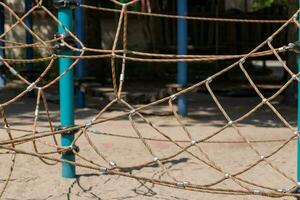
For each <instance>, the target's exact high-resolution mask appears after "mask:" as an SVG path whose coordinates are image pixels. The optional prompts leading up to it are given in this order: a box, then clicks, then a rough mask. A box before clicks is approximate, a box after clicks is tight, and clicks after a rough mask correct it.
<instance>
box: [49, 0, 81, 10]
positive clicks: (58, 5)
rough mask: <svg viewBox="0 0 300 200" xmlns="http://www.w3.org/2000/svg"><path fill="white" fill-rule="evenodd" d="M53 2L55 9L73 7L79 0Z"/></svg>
mask: <svg viewBox="0 0 300 200" xmlns="http://www.w3.org/2000/svg"><path fill="white" fill-rule="evenodd" d="M53 4H54V7H55V8H57V9H60V8H70V9H75V8H77V7H78V6H79V5H80V4H79V2H77V0H54V2H53Z"/></svg>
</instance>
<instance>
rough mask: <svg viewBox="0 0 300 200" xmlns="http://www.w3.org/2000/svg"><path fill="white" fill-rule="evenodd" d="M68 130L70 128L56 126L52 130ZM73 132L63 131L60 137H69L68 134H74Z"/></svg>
mask: <svg viewBox="0 0 300 200" xmlns="http://www.w3.org/2000/svg"><path fill="white" fill-rule="evenodd" d="M68 128H71V127H62V126H57V127H55V128H54V131H62V130H65V129H68ZM74 132H75V131H74V130H70V131H65V132H63V133H61V135H70V134H74Z"/></svg>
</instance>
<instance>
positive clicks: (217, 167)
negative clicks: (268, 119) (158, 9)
mask: <svg viewBox="0 0 300 200" xmlns="http://www.w3.org/2000/svg"><path fill="white" fill-rule="evenodd" d="M112 2H114V3H115V4H116V5H118V6H121V10H118V9H108V8H102V7H97V6H90V5H86V4H83V3H79V4H78V2H77V1H75V0H56V1H55V6H56V8H57V10H58V17H55V15H54V14H52V12H51V11H50V10H49V9H48V8H46V7H45V6H43V1H42V0H41V1H38V2H37V4H33V5H32V9H30V10H31V11H28V13H26V14H31V13H29V12H33V11H34V10H36V9H41V10H43V11H44V12H45V13H46V14H47V15H48V16H49V17H50V18H51V19H52V20H53V21H54V22H55V23H56V25H57V27H58V34H57V35H56V38H51V39H49V40H47V41H45V40H43V39H41V38H40V36H39V35H37V34H36V33H34V32H33V31H32V29H31V28H30V27H29V26H28V25H27V24H26V23H23V20H24V19H23V18H22V17H18V15H16V14H15V13H14V11H13V10H12V9H10V8H9V6H8V5H7V4H5V3H3V2H0V6H1V7H3V8H4V9H5V10H6V11H8V12H9V13H10V14H11V15H12V16H13V17H14V18H15V19H16V24H20V25H22V26H23V27H24V28H25V30H27V32H28V34H31V35H32V37H33V38H35V39H36V40H37V42H36V43H35V44H32V46H33V48H34V47H39V48H41V47H43V48H44V49H45V50H46V51H47V56H44V57H41V58H35V59H28V58H26V59H16V58H6V57H4V58H1V61H2V62H3V63H4V64H5V67H6V68H7V70H8V71H9V72H10V73H11V74H12V75H14V76H16V78H17V79H19V80H20V81H21V82H22V84H24V85H26V88H25V89H24V90H23V91H22V92H21V93H20V94H18V95H17V96H15V97H14V98H12V99H10V100H8V101H5V102H1V104H0V111H1V117H2V124H3V127H4V131H5V132H6V133H7V136H8V138H9V139H3V140H2V139H1V140H0V150H1V154H0V155H2V154H13V155H14V156H13V158H12V165H11V170H10V173H9V175H8V178H7V179H6V181H5V183H4V187H3V189H2V191H1V192H0V198H1V196H2V195H3V193H4V191H5V189H6V186H7V185H8V183H9V180H10V177H11V176H12V172H13V169H14V167H15V159H16V155H17V154H25V155H29V156H33V157H36V158H39V159H40V160H41V161H43V162H44V163H46V164H49V162H53V161H54V162H58V163H62V176H63V177H65V178H74V177H75V167H82V168H86V169H90V170H95V171H97V172H100V173H103V174H104V175H108V176H109V175H118V176H123V177H128V178H133V179H137V180H139V181H142V182H149V183H152V184H158V185H162V186H165V187H170V188H176V189H181V190H190V191H196V192H203V193H213V194H226V195H259V196H267V197H286V196H292V197H300V195H299V193H298V185H299V184H298V183H299V181H300V175H299V174H300V167H299V166H298V176H297V180H295V179H294V178H293V177H291V175H290V174H286V173H285V171H283V170H282V169H280V168H278V167H277V166H276V164H274V163H273V162H272V160H271V159H270V158H272V157H273V156H274V155H276V154H278V152H279V151H280V150H282V149H284V148H286V147H287V145H288V144H290V143H291V142H292V141H294V140H296V139H297V140H298V149H299V150H300V146H299V134H298V132H299V128H298V130H297V129H295V128H294V127H293V126H292V125H291V124H290V123H289V122H288V121H287V120H286V119H285V118H284V116H282V114H281V113H280V112H279V111H278V110H277V109H276V108H275V107H274V105H273V104H272V100H274V99H275V98H276V97H278V96H279V95H280V93H282V92H283V91H284V90H285V89H286V88H287V87H288V86H289V85H290V84H291V83H293V82H294V81H297V82H298V83H299V73H293V72H292V71H291V70H290V69H289V67H288V66H287V65H286V64H285V63H284V62H283V61H282V59H281V57H280V54H281V53H284V52H287V51H294V50H298V49H299V44H298V43H291V44H287V45H284V46H281V47H278V48H275V47H273V45H272V40H273V39H274V38H276V36H277V35H278V34H280V32H281V31H282V30H284V29H286V27H287V26H288V25H293V26H296V27H297V28H300V24H299V22H298V21H297V19H298V15H299V12H300V10H298V11H297V12H296V13H295V14H294V15H293V16H292V17H291V18H290V19H288V20H286V21H276V20H242V19H222V20H223V21H227V22H236V23H241V22H244V23H271V22H272V23H281V24H282V26H281V27H280V28H279V29H278V30H277V31H276V32H274V33H273V34H272V35H271V36H270V37H269V38H267V39H266V40H265V41H263V42H262V43H261V44H259V45H258V46H257V47H256V48H255V49H253V50H252V51H251V52H249V53H247V54H244V55H219V56H216V55H187V52H186V46H187V45H186V44H187V42H186V38H187V37H186V20H220V19H215V18H201V17H188V16H185V14H186V5H187V2H186V1H183V0H179V1H178V3H180V5H181V3H182V2H183V4H182V5H181V6H182V7H180V9H178V14H179V16H174V15H164V14H155V13H142V12H137V11H129V10H128V7H130V6H132V5H134V4H136V3H138V2H139V0H133V1H128V2H126V3H120V2H119V1H116V0H112ZM79 7H80V9H89V10H94V11H99V12H100V11H102V12H116V13H119V20H118V24H117V28H116V33H115V38H114V42H113V46H112V48H111V49H110V50H104V49H93V48H89V47H87V46H85V44H84V43H83V42H82V41H81V39H80V38H79V37H77V35H75V34H74V33H73V31H74V24H73V22H74V21H73V17H72V16H73V12H74V9H78V8H79ZM28 10H29V9H28ZM130 14H138V15H145V16H152V17H168V18H175V19H177V20H178V25H179V27H180V28H179V30H178V31H179V34H178V35H179V36H182V37H183V40H181V38H178V40H179V41H178V42H179V44H178V46H179V47H180V48H179V50H178V54H177V55H169V54H168V55H167V54H155V53H145V52H138V51H131V50H130V49H127V48H128V46H127V32H128V26H127V25H128V20H129V18H128V15H130ZM78 15H81V14H80V13H79V14H78ZM75 26H76V25H75ZM13 28H14V25H12V26H11V28H10V30H8V32H9V31H11V30H12V29H13ZM181 28H182V29H181ZM181 31H182V32H181ZM78 32H80V31H78ZM79 35H80V34H79ZM1 37H2V38H1V39H3V36H1ZM121 37H122V45H120V46H121V49H118V42H119V40H120V38H121ZM4 41H5V40H4ZM6 42H7V41H6ZM293 42H294V41H293ZM76 44H77V45H76ZM15 45H16V46H17V47H20V48H26V44H22V43H16V44H15ZM16 46H13V47H9V46H8V47H7V48H16ZM32 46H31V47H32ZM263 46H264V47H268V50H261V48H262V47H263ZM31 47H30V48H31ZM53 47H55V49H54V48H53ZM86 52H93V53H95V55H93V56H89V55H85V53H86ZM266 55H274V56H275V57H276V58H277V59H278V61H279V62H280V63H281V64H282V68H283V69H285V70H286V71H287V72H288V73H289V75H290V78H289V80H288V81H287V82H286V83H285V84H284V85H283V86H282V87H281V88H280V89H279V90H278V91H277V92H276V93H275V94H273V95H272V96H270V97H265V96H264V94H263V93H262V92H261V91H260V90H259V88H258V87H257V85H256V84H255V83H254V81H253V79H252V77H251V75H250V74H249V73H248V72H247V70H246V67H245V62H247V60H248V59H249V58H250V57H261V56H266ZM100 58H110V59H111V70H112V87H113V90H114V95H115V98H114V99H113V100H111V101H110V102H109V103H108V104H107V105H106V106H104V108H103V109H101V110H100V111H99V112H98V113H97V114H96V115H95V116H93V118H92V119H90V120H88V121H86V122H85V123H83V124H78V125H75V124H74V87H73V86H74V80H73V71H74V69H76V67H78V63H79V62H80V61H82V60H84V59H100ZM117 59H118V60H121V63H122V64H121V70H120V73H119V74H117V73H116V60H117ZM228 59H231V60H235V61H234V63H233V64H231V65H229V66H228V67H226V68H224V69H222V70H221V71H219V72H217V73H215V74H214V75H212V76H210V77H207V79H205V80H201V81H199V82H198V83H196V84H194V85H192V86H189V87H187V88H184V89H183V90H181V91H179V92H177V93H175V94H172V95H170V96H166V97H164V98H162V99H159V100H157V101H154V102H151V103H149V104H146V105H141V106H138V107H134V106H132V105H131V104H130V103H129V102H127V101H126V100H125V99H123V98H122V96H121V92H122V91H123V85H124V82H125V74H126V62H127V61H135V62H161V63H162V62H173V63H181V64H180V65H178V69H179V73H178V74H179V75H180V77H178V80H179V83H180V84H183V85H184V84H186V81H187V80H186V63H187V62H202V61H217V60H219V61H221V60H228ZM41 60H42V61H47V65H46V66H45V69H44V71H43V72H42V73H41V75H40V76H39V77H38V78H37V79H36V80H34V81H30V80H26V78H24V77H23V76H21V75H20V74H19V73H18V72H17V71H16V69H15V68H14V67H13V66H12V63H28V62H40V61H41ZM56 60H58V61H59V71H60V74H59V75H58V76H57V77H55V78H54V79H53V80H51V81H50V82H46V83H45V82H43V81H42V80H43V78H44V77H45V76H46V75H47V74H48V73H49V71H50V69H51V68H52V67H53V66H54V63H55V61H56ZM234 68H239V69H241V71H242V72H243V74H244V76H245V78H246V80H247V81H248V82H249V84H250V85H251V87H252V88H253V89H254V91H255V92H256V94H257V96H258V97H259V99H260V101H259V102H258V103H257V104H256V105H255V107H253V108H252V109H251V110H250V111H248V112H247V113H245V114H240V113H239V114H240V115H238V116H239V117H238V118H235V119H233V118H232V117H231V116H230V115H229V114H228V112H227V111H226V109H225V108H224V106H223V105H222V103H221V102H220V101H219V99H218V98H217V96H216V94H215V92H214V91H213V88H212V87H211V84H212V83H213V81H214V80H215V79H216V78H218V77H220V76H222V75H223V74H224V73H226V72H228V71H229V70H231V69H234ZM299 68H300V67H299ZM79 74H80V73H79ZM57 82H59V83H60V122H61V128H60V129H59V130H54V127H53V125H52V118H51V112H50V110H49V106H48V103H47V98H46V96H45V91H46V90H47V89H48V88H50V87H51V86H53V85H54V84H55V83H57ZM199 87H204V88H205V89H206V90H207V92H208V94H209V96H210V97H211V99H212V100H213V102H214V103H215V105H216V108H217V109H218V110H219V111H220V113H221V114H222V115H223V117H224V118H225V123H224V124H222V127H221V128H220V127H218V130H215V131H212V132H210V133H209V135H207V136H205V137H203V138H200V139H197V138H194V136H193V134H191V131H190V130H189V129H188V128H187V127H186V125H185V123H184V121H183V120H182V118H181V117H180V115H178V113H179V114H181V115H185V114H186V108H185V98H183V97H184V95H185V94H186V93H188V92H191V91H193V90H194V89H196V88H199ZM31 91H35V92H36V93H37V99H36V106H35V110H34V122H33V125H32V127H30V128H33V130H32V132H31V130H30V131H29V134H28V130H25V129H21V132H22V133H23V135H21V136H20V135H15V134H14V131H16V129H14V127H13V123H11V122H10V120H9V118H8V117H7V114H6V113H7V112H8V111H7V107H8V106H11V105H13V104H14V103H15V102H16V101H18V100H20V99H22V98H23V97H24V96H25V95H26V94H27V93H29V92H31ZM299 94H300V91H299ZM177 99H178V101H179V105H178V113H177V109H176V108H175V106H174V102H176V100H177ZM41 102H42V103H43V104H44V108H45V113H46V116H47V123H48V126H47V127H48V128H49V129H50V131H43V132H38V131H37V122H38V120H39V116H40V104H41ZM164 103H165V104H167V105H168V106H169V112H170V113H172V116H173V118H172V119H171V120H175V122H176V123H177V124H178V126H179V127H180V128H182V130H183V133H184V134H185V136H186V137H187V138H188V139H187V140H183V141H178V140H176V139H174V138H173V136H169V135H167V134H166V133H165V130H162V129H161V128H160V127H159V126H157V125H155V124H153V123H152V122H151V121H150V120H149V119H148V117H147V116H146V115H144V113H143V112H142V111H144V110H146V109H149V108H151V107H154V106H157V105H159V104H160V105H161V104H164ZM114 104H121V105H123V106H125V107H126V108H127V110H125V111H124V112H122V113H118V114H117V115H114V116H109V117H106V118H105V117H103V114H104V113H105V112H107V110H108V109H109V108H110V107H111V106H112V105H114ZM299 104H300V101H299ZM262 106H266V107H268V108H269V109H270V110H271V112H272V113H273V114H274V115H275V116H276V117H277V118H278V119H279V120H280V121H281V122H282V123H283V124H284V125H285V126H286V128H287V129H288V130H289V132H290V135H288V136H286V138H285V139H282V140H280V141H279V142H280V143H281V145H280V146H278V147H277V148H276V149H274V150H272V151H271V152H270V153H268V154H264V153H262V152H261V151H259V149H258V148H257V147H256V146H255V145H253V143H254V142H253V141H251V140H250V139H249V138H248V137H247V136H245V135H244V134H243V133H242V132H241V131H240V127H239V126H238V123H239V122H240V121H242V120H244V119H245V118H248V117H249V116H250V115H251V114H254V113H255V112H256V111H257V110H258V109H259V108H261V107H262ZM180 109H181V110H180ZM298 111H299V113H298V125H299V124H300V117H299V116H300V110H298ZM122 117H123V118H124V117H128V121H129V122H130V125H129V126H130V128H131V129H132V130H133V132H134V133H135V136H124V137H125V138H126V139H128V140H129V139H137V140H138V141H140V142H141V144H143V147H144V149H145V152H146V155H147V156H150V157H151V160H147V161H146V162H141V163H137V164H132V165H130V166H122V165H118V164H117V163H118V162H116V161H113V160H110V159H109V156H108V155H104V154H103V152H102V151H100V150H99V148H98V147H97V145H95V144H94V141H93V140H91V139H90V138H89V133H90V132H89V131H90V129H91V128H93V127H94V126H96V125H101V124H103V123H105V122H111V121H113V120H118V119H121V118H122ZM135 118H138V119H140V120H142V121H143V122H144V124H146V125H147V127H148V128H150V129H151V131H153V132H155V133H156V134H157V135H159V136H160V137H162V138H163V139H161V140H162V141H164V142H168V144H171V145H174V146H175V147H176V148H177V150H176V151H174V152H172V153H169V154H168V155H165V156H159V155H158V153H157V152H155V151H153V148H152V146H151V144H150V142H149V141H153V140H157V139H156V138H149V137H148V138H147V137H145V136H144V135H143V134H142V130H140V129H139V126H138V125H137V124H136V121H135ZM228 128H232V130H233V131H232V132H234V133H236V134H237V135H238V136H239V137H240V138H241V139H242V141H239V142H241V143H244V144H245V145H247V146H248V147H249V149H250V150H251V152H252V153H253V154H254V155H255V159H254V160H253V162H252V161H251V163H250V165H249V166H243V168H241V169H240V170H239V171H234V172H231V171H228V170H230V169H227V168H226V170H225V167H224V166H223V165H222V164H219V163H216V162H215V161H214V159H213V157H212V156H211V155H209V154H208V153H206V152H205V150H204V149H202V146H201V145H203V144H204V143H205V142H209V141H210V140H211V139H213V138H215V137H217V136H218V135H220V134H221V133H222V132H223V131H225V130H226V129H228ZM19 131H20V130H19ZM37 133H38V134H37ZM58 135H60V136H61V145H59V144H58V143H57V142H56V136H58ZM107 135H108V136H109V134H107ZM114 136H118V135H117V134H114ZM82 137H86V139H87V141H88V143H89V146H88V147H85V148H89V150H91V151H94V152H95V153H96V154H97V156H99V160H97V162H95V161H94V160H89V158H88V156H86V157H85V156H83V155H82V154H81V152H80V151H79V150H80V149H79V147H78V146H77V144H78V143H77V142H78V140H79V139H80V138H82ZM43 138H53V141H52V143H50V144H49V143H45V142H42V141H41V139H43ZM235 142H236V141H235ZM259 142H268V141H259ZM276 142H278V141H276ZM27 143H33V145H34V150H33V151H30V150H28V149H22V148H21V146H20V144H27ZM37 143H41V144H43V145H44V146H45V147H49V148H53V147H54V149H55V150H54V151H50V150H49V151H48V152H46V153H41V152H39V149H38V147H37V145H36V144H37ZM220 143H221V142H220ZM216 145H218V144H216ZM132 148H135V147H134V146H133V147H132ZM192 148H195V150H196V151H193V149H192ZM91 151H90V152H91ZM182 154H186V155H188V156H189V157H190V158H191V159H195V160H196V161H197V162H199V163H202V164H203V165H205V167H206V168H209V169H212V170H214V172H216V173H218V175H219V176H217V177H213V178H214V179H213V180H210V182H209V183H207V182H205V183H198V182H197V181H199V180H194V179H193V181H190V180H185V179H178V178H177V177H176V175H174V173H173V172H172V170H170V169H169V168H168V167H166V163H167V162H171V159H173V158H175V157H177V156H179V155H182ZM75 155H76V156H78V157H80V158H81V161H78V160H75ZM298 162H300V159H299V155H298ZM261 163H264V164H265V165H267V166H269V167H270V170H272V171H274V173H277V174H279V175H280V177H281V178H282V179H284V180H286V181H289V182H290V184H293V186H294V188H288V189H282V188H281V189H280V188H276V187H274V186H273V185H272V183H270V185H265V184H261V183H258V182H256V181H253V180H248V179H246V178H244V177H243V176H242V175H244V174H245V173H247V172H249V171H251V170H254V168H255V167H258V166H259V165H260V164H261ZM50 164H52V163H50ZM150 166H151V167H153V166H155V167H158V168H160V169H161V171H162V173H163V174H165V176H166V177H167V179H165V180H162V179H160V178H155V177H153V176H144V175H140V174H134V173H133V170H132V169H135V170H136V169H137V170H143V169H144V168H146V167H150ZM181 178H185V177H181ZM228 180H230V181H232V183H234V184H235V186H238V188H236V187H233V188H228V187H221V186H219V184H220V183H224V182H226V181H228ZM194 181H195V182H194ZM295 188H296V189H295Z"/></svg>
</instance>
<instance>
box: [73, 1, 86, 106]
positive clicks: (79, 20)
mask: <svg viewBox="0 0 300 200" xmlns="http://www.w3.org/2000/svg"><path fill="white" fill-rule="evenodd" d="M78 3H80V4H81V3H84V0H78ZM84 20H85V14H84V9H82V8H81V7H78V8H76V9H75V32H76V35H77V37H78V39H80V40H81V41H82V42H84V40H85V28H84V27H85V23H84ZM75 75H76V78H77V80H78V81H79V85H78V87H76V106H77V108H84V107H85V92H84V91H83V90H82V89H81V82H82V80H83V79H84V78H85V76H86V67H85V60H83V59H82V60H80V61H79V62H78V64H77V66H76V68H75Z"/></svg>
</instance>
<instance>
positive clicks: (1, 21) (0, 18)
mask: <svg viewBox="0 0 300 200" xmlns="http://www.w3.org/2000/svg"><path fill="white" fill-rule="evenodd" d="M4 25H5V16H4V8H3V6H0V35H2V34H3V33H4ZM3 46H4V42H1V41H0V47H3ZM4 54H5V52H4V49H0V57H2V58H3V57H4V56H5V55H4ZM2 65H3V62H1V61H0V66H2ZM4 85H5V78H4V76H3V75H2V70H0V86H4Z"/></svg>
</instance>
